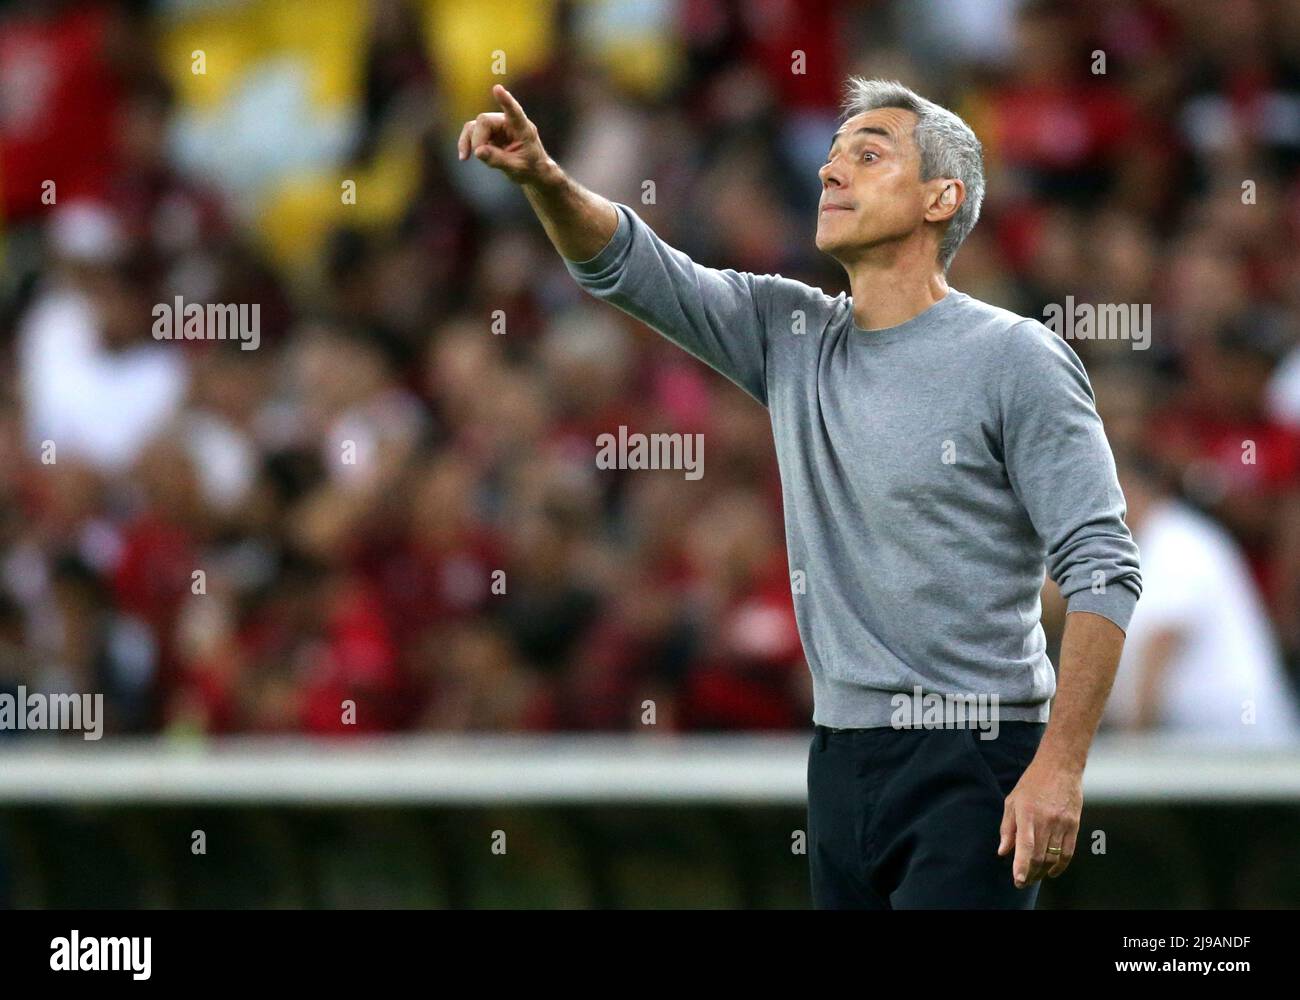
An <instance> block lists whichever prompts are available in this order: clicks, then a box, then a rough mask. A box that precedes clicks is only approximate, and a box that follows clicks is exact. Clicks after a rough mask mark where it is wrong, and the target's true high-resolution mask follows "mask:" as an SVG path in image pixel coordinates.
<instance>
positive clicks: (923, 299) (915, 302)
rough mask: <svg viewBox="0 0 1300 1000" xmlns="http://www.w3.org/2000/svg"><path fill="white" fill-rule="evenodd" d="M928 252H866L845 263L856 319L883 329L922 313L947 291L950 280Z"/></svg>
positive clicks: (865, 327)
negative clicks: (868, 253)
mask: <svg viewBox="0 0 1300 1000" xmlns="http://www.w3.org/2000/svg"><path fill="white" fill-rule="evenodd" d="M933 252H934V251H933V248H931V249H930V250H929V252H928V253H926V254H923V255H916V254H912V253H907V252H904V253H901V254H899V253H896V254H893V255H891V256H890V257H889V258H888V259H885V258H883V257H881V256H876V255H866V256H863V257H859V258H856V259H854V260H851V261H847V262H844V261H842V262H841V263H843V265H844V270H845V271H846V272H847V273H848V276H849V288H850V290H851V291H852V294H853V322H854V323H856V324H857V325H858V326H859V327H860V328H861V329H863V330H883V329H886V328H887V327H891V326H898V324H900V323H906V322H907V321H908V320H909V319H912V318H914V317H916V316H919V315H920V314H921V313H923V312H925V310H927V309H929V308H930V307H931V306H932V305H934V304H935V303H936V302H938V301H939V300H940V299H942V298H943V297H944V296H945V295H947V294H948V281H947V279H946V278H945V277H944V273H943V271H942V269H940V268H939V267H938V266H937V265H936V264H935V262H934V257H933Z"/></svg>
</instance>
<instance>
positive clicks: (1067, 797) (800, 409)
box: [458, 79, 1141, 909]
mask: <svg viewBox="0 0 1300 1000" xmlns="http://www.w3.org/2000/svg"><path fill="white" fill-rule="evenodd" d="M493 93H494V95H495V97H496V100H497V101H498V102H499V103H500V105H501V107H502V111H501V112H494V113H489V114H483V115H479V116H478V118H476V119H474V120H473V121H470V122H466V123H465V126H464V128H463V129H462V131H461V135H460V140H459V150H458V152H459V155H460V158H461V159H468V158H469V157H470V156H471V155H473V156H475V157H477V158H478V159H480V160H482V161H483V162H484V163H486V164H488V165H489V166H491V167H494V168H496V169H498V170H500V171H502V172H503V173H505V174H506V175H507V176H508V177H510V178H511V179H512V180H514V181H515V182H516V183H518V184H520V185H521V186H522V188H523V191H524V194H525V195H526V196H527V198H528V200H529V202H530V204H531V205H532V207H533V209H534V211H535V212H536V213H537V216H538V218H539V219H540V220H541V222H542V225H543V227H544V228H545V230H546V233H547V235H548V236H549V237H550V239H551V241H552V243H554V245H555V247H556V249H557V250H558V251H559V253H560V255H561V256H562V257H563V258H564V259H565V262H566V266H567V268H568V270H569V271H570V273H571V274H573V276H574V277H575V278H576V279H577V280H578V281H579V282H580V283H581V284H582V285H583V287H585V288H586V289H587V290H588V291H589V292H591V293H592V294H593V295H595V296H597V297H599V298H602V299H604V300H606V301H608V302H610V303H612V304H614V305H615V306H617V307H618V308H620V309H622V310H624V311H625V312H627V313H629V314H630V315H632V316H634V317H636V318H637V319H640V320H642V321H643V322H645V323H646V324H647V325H649V326H651V327H653V328H654V329H656V330H658V331H659V332H660V333H661V334H663V335H664V336H665V337H667V338H668V339H670V340H672V341H674V342H675V343H677V344H679V345H680V346H681V347H683V348H685V349H686V350H687V351H689V352H691V353H692V354H694V355H695V356H696V357H698V358H700V359H701V360H703V361H705V362H706V363H708V364H709V365H711V366H712V367H714V368H715V369H717V370H718V371H719V372H721V373H722V374H723V375H725V376H727V377H728V378H729V379H731V380H732V381H733V382H735V383H736V384H737V385H739V386H740V387H741V388H742V389H744V390H745V391H746V392H747V393H749V395H751V396H752V397H754V398H755V399H756V400H758V401H759V402H760V403H762V404H763V405H764V406H766V407H767V408H768V410H769V412H770V415H771V420H772V427H773V432H774V436H775V440H776V449H777V459H778V463H779V466H780V470H781V478H782V489H783V494H784V505H785V522H786V538H787V546H788V552H789V560H790V568H791V570H792V572H793V571H802V577H801V579H802V580H803V581H804V582H805V583H806V592H803V593H798V592H797V593H796V597H795V603H796V612H797V615H798V622H799V631H800V637H801V639H802V641H803V644H804V651H805V653H806V656H807V660H808V665H809V668H810V670H811V672H812V678H813V688H814V698H815V705H814V713H813V721H814V724H815V726H816V736H815V737H814V740H813V744H812V747H811V749H810V755H809V766H808V821H809V830H808V835H809V868H810V874H811V880H812V893H813V903H814V905H815V906H817V907H819V908H844V907H863V908H881V909H890V908H907V907H980V908H985V907H988V908H1032V907H1033V905H1034V903H1035V900H1036V897H1037V892H1038V887H1039V884H1040V880H1041V879H1042V877H1043V876H1044V875H1051V876H1057V875H1059V874H1060V873H1061V872H1063V871H1065V869H1066V867H1067V866H1068V865H1069V864H1070V859H1071V858H1072V857H1073V855H1074V850H1075V840H1076V835H1077V833H1078V828H1079V814H1080V810H1081V808H1082V775H1083V769H1084V763H1085V760H1086V757H1087V752H1088V748H1089V746H1090V744H1091V741H1092V737H1093V734H1094V733H1095V731H1096V727H1097V723H1098V719H1099V717H1100V715H1101V712H1102V708H1103V705H1104V703H1105V700H1106V695H1107V692H1108V691H1109V689H1110V685H1111V682H1112V680H1113V678H1114V673H1115V667H1116V663H1117V661H1118V659H1119V655H1120V650H1121V647H1122V645H1123V636H1124V633H1123V629H1124V628H1125V627H1126V625H1127V624H1128V620H1129V617H1130V615H1131V614H1132V612H1133V608H1134V605H1135V603H1136V601H1137V598H1138V595H1139V593H1140V589H1141V578H1140V575H1139V572H1138V562H1137V549H1136V547H1135V546H1134V544H1133V540H1132V538H1131V536H1130V535H1129V532H1128V529H1127V528H1126V527H1125V524H1124V520H1123V516H1124V501H1123V497H1122V495H1121V493H1120V490H1119V486H1118V483H1117V482H1116V477H1115V466H1114V462H1113V460H1112V458H1111V454H1110V449H1109V447H1108V446H1107V443H1106V439H1105V435H1104V434H1103V432H1102V427H1101V422H1100V420H1099V419H1098V417H1097V413H1096V410H1095V408H1094V403H1093V395H1092V389H1091V387H1090V386H1089V383H1088V379H1087V376H1086V374H1085V373H1084V370H1083V367H1082V366H1081V365H1080V363H1079V361H1078V359H1077V358H1076V357H1075V355H1074V353H1073V352H1072V351H1071V350H1070V348H1069V347H1068V345H1067V344H1066V343H1065V342H1064V341H1063V340H1061V339H1060V338H1059V337H1056V336H1055V335H1053V334H1052V333H1051V332H1050V331H1049V330H1048V329H1047V328H1046V327H1045V326H1043V325H1042V324H1041V323H1038V322H1037V321H1034V320H1027V319H1024V318H1022V317H1019V316H1016V315H1013V314H1011V313H1009V312H1007V311H1005V310H1002V309H997V308H994V307H992V306H989V305H986V304H985V303H982V302H979V301H978V300H976V299H973V298H971V297H970V296H968V295H965V294H963V293H962V292H959V291H957V290H955V289H952V288H949V286H948V284H947V281H946V279H945V274H946V271H947V268H948V264H949V263H950V262H951V260H952V258H953V255H954V254H955V253H956V251H957V248H958V247H959V246H960V245H961V242H962V240H963V239H964V238H965V237H966V235H967V233H969V232H970V230H971V228H972V227H973V226H974V225H975V221H976V219H977V218H978V216H979V208H980V202H981V200H982V198H983V192H984V179H983V168H982V157H981V151H980V144H979V141H978V140H977V139H976V138H975V135H974V133H972V132H971V130H970V129H969V127H967V125H966V124H965V123H964V122H962V121H961V119H959V118H958V117H957V116H956V115H953V114H952V113H951V112H949V111H946V110H944V109H943V108H940V107H938V106H936V105H934V104H932V103H931V102H929V101H926V100H923V99H922V98H920V97H918V96H917V95H916V94H914V93H912V92H911V91H910V90H908V89H906V88H905V87H903V86H902V85H900V84H897V83H894V82H888V81H880V80H863V79H854V80H852V81H850V84H849V90H848V93H849V97H848V101H847V105H846V110H845V119H844V121H843V124H842V125H841V127H840V129H839V130H838V131H837V132H836V133H835V135H834V137H833V141H832V143H831V146H830V153H829V156H828V158H827V160H826V163H825V165H824V166H823V167H822V168H821V172H820V174H821V184H822V194H821V201H820V211H819V214H818V222H817V247H818V248H819V249H820V250H822V251H823V252H824V253H827V254H829V255H830V256H832V257H834V258H835V259H836V260H837V261H839V262H840V263H841V264H842V265H843V267H844V269H845V271H846V272H847V273H848V277H849V283H850V286H851V288H852V292H853V294H852V296H851V297H846V296H845V295H843V294H840V295H838V296H836V297H834V298H832V297H830V296H828V295H826V294H824V293H823V292H821V291H820V290H819V289H815V288H810V287H808V286H807V285H803V284H801V283H799V282H796V281H791V280H788V279H786V278H783V277H781V276H780V275H755V274H748V273H737V272H736V271H732V270H714V269H712V268H707V267H703V266H701V265H699V264H696V263H695V262H694V261H692V260H691V259H690V258H689V257H687V256H686V255H685V254H683V253H681V252H680V251H678V250H675V249H673V248H672V247H669V246H668V245H666V244H665V243H664V242H663V241H662V240H660V239H659V238H658V237H657V236H656V235H655V234H654V233H653V232H652V231H651V230H650V228H649V227H648V226H647V225H646V224H645V223H644V222H642V221H641V220H640V218H639V217H638V216H637V215H636V213H635V212H633V211H632V210H631V209H630V208H628V207H627V206H626V205H616V204H613V203H611V202H609V201H608V200H606V199H605V198H602V197H600V196H599V195H596V194H594V193H592V192H590V191H588V190H586V189H584V188H583V187H582V186H581V185H579V184H577V183H575V182H574V181H573V180H572V179H571V178H569V177H568V176H566V175H565V173H564V172H563V170H561V169H560V167H559V166H558V165H557V164H556V163H555V162H554V161H553V160H552V159H551V158H550V157H549V156H548V155H547V154H546V152H545V150H544V149H543V147H542V144H541V141H540V139H539V137H538V135H537V130H536V129H535V128H534V126H533V125H532V124H531V123H530V122H529V121H528V119H527V117H526V116H525V114H524V112H523V109H522V108H520V107H519V105H518V103H517V102H516V101H515V100H514V98H513V97H511V96H510V94H509V93H508V92H507V91H506V89H505V88H504V87H501V86H497V87H495V88H493ZM1045 559H1046V564H1047V568H1048V569H1049V570H1050V572H1051V574H1052V577H1053V579H1054V580H1055V581H1056V582H1057V583H1058V584H1059V586H1060V588H1061V591H1062V593H1063V595H1064V596H1065V597H1066V598H1067V599H1068V610H1069V612H1070V613H1069V614H1068V615H1067V618H1068V625H1067V627H1066V630H1065V635H1064V639H1063V645H1062V650H1061V657H1060V659H1061V664H1060V678H1059V682H1058V681H1057V679H1056V678H1055V677H1054V676H1053V671H1052V665H1051V663H1050V662H1049V660H1048V658H1047V655H1046V653H1045V651H1044V650H1045V646H1046V641H1045V638H1044V634H1043V630H1042V628H1041V626H1040V624H1039V616H1040V604H1039V588H1040V586H1041V584H1042V580H1043V572H1044V560H1045ZM799 589H805V588H799ZM1054 693H1055V695H1056V707H1055V711H1053V712H1051V724H1050V725H1046V723H1047V720H1048V715H1049V701H1050V700H1051V699H1052V697H1053V694H1054ZM918 696H919V697H918ZM935 698H938V699H939V702H940V704H942V705H943V706H944V712H943V713H940V716H941V719H940V722H941V724H940V725H938V726H936V724H935V719H934V718H933V717H932V715H931V714H930V713H929V711H928V709H927V710H926V711H925V712H922V713H921V715H922V717H921V718H920V719H919V720H918V719H917V718H916V715H917V713H914V712H911V711H910V706H911V705H913V704H926V705H931V706H932V705H933V704H934V699H935ZM971 702H974V703H975V704H976V705H977V706H983V708H984V711H983V713H982V716H981V718H980V719H979V722H980V727H981V728H984V727H987V726H994V727H997V728H996V729H990V730H989V732H980V733H978V734H977V733H976V728H975V727H974V726H969V727H968V726H966V725H965V724H964V723H965V722H967V721H970V720H969V719H966V718H964V713H963V712H960V711H959V712H957V713H956V714H958V715H963V719H962V720H961V722H962V723H963V724H962V725H960V726H959V725H957V722H958V720H957V719H955V718H952V717H951V716H952V715H953V713H952V712H950V711H949V710H948V709H949V706H952V705H956V706H964V705H966V704H969V703H971ZM990 704H991V705H992V711H988V709H987V706H988V705H990ZM990 734H994V735H996V737H997V738H996V739H985V738H984V737H986V736H988V735H990ZM1012 852H1014V855H1013V853H1012Z"/></svg>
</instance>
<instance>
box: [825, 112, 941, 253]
mask: <svg viewBox="0 0 1300 1000" xmlns="http://www.w3.org/2000/svg"><path fill="white" fill-rule="evenodd" d="M915 125H916V115H914V114H913V113H912V112H910V111H904V110H902V109H901V108H878V109H877V110H874V111H866V112H863V113H862V114H860V115H854V116H853V117H852V118H850V119H848V120H847V121H846V122H845V123H844V124H843V125H842V126H841V127H840V129H839V131H837V132H836V133H835V136H834V139H833V141H832V143H831V148H830V153H829V154H828V156H827V160H826V163H825V164H824V165H823V166H822V168H821V170H820V171H818V177H819V178H820V179H821V182H822V195H821V201H820V202H819V204H818V212H817V249H818V250H821V251H822V252H823V253H826V254H829V255H830V256H831V257H834V258H835V259H836V260H838V261H840V263H842V264H848V263H850V262H852V261H853V260H854V259H855V258H857V257H859V256H861V255H862V254H864V253H866V252H868V251H870V250H872V249H873V248H876V247H879V246H882V245H886V244H889V243H897V242H900V241H903V240H906V239H907V238H908V237H912V236H919V235H920V234H921V233H922V232H923V231H924V225H925V223H927V222H942V221H944V220H946V219H948V218H950V217H951V216H952V213H953V212H955V211H956V208H957V205H959V204H960V202H961V183H960V182H959V181H954V180H946V181H945V180H938V179H936V180H932V181H924V182H923V181H922V180H921V154H920V152H919V151H918V150H917V148H916V143H915V141H914V140H913V136H912V130H913V128H914V127H915ZM935 235H936V237H937V235H938V234H937V233H936V234H935ZM936 252H937V248H936Z"/></svg>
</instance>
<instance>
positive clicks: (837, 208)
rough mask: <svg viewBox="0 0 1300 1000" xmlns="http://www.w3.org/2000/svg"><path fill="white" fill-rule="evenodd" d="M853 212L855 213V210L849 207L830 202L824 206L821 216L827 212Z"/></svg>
mask: <svg viewBox="0 0 1300 1000" xmlns="http://www.w3.org/2000/svg"><path fill="white" fill-rule="evenodd" d="M851 211H853V209H851V208H849V206H848V205H836V204H833V203H830V202H828V203H827V204H825V205H823V206H822V209H821V214H822V215H825V214H826V213H827V212H851Z"/></svg>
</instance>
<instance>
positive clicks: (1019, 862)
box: [1011, 816, 1034, 889]
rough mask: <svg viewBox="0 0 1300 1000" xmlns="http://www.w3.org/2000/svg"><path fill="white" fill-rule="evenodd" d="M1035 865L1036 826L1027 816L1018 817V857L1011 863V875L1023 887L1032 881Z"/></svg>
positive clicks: (1019, 886)
mask: <svg viewBox="0 0 1300 1000" xmlns="http://www.w3.org/2000/svg"><path fill="white" fill-rule="evenodd" d="M1033 867H1034V828H1033V826H1032V825H1030V822H1029V820H1028V818H1027V817H1022V816H1017V817H1016V857H1015V860H1014V861H1013V862H1012V863H1011V877H1012V878H1013V879H1014V880H1015V883H1016V887H1017V888H1020V889H1023V888H1024V887H1025V886H1027V885H1028V884H1029V882H1030V878H1029V876H1030V875H1031V874H1032V872H1033Z"/></svg>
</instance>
